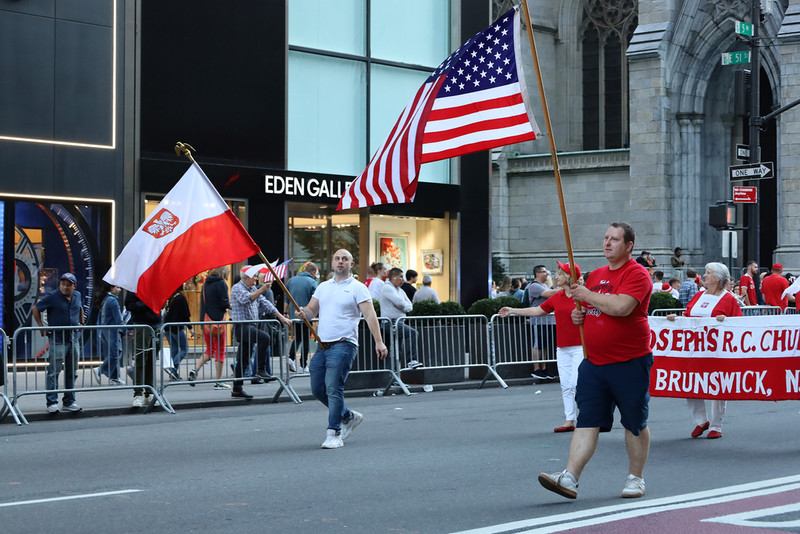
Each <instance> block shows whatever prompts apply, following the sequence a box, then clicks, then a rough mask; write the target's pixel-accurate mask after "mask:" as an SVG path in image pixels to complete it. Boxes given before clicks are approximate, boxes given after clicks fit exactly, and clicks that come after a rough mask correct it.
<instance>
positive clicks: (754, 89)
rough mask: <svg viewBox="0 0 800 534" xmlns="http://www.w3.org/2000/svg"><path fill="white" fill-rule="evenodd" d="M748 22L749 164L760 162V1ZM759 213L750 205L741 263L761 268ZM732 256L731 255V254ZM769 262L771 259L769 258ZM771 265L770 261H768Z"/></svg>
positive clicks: (754, 0) (754, 182)
mask: <svg viewBox="0 0 800 534" xmlns="http://www.w3.org/2000/svg"><path fill="white" fill-rule="evenodd" d="M750 22H751V23H752V24H753V36H752V37H751V38H750V67H751V68H750V163H758V162H760V161H761V124H762V122H763V119H762V117H761V51H760V44H761V43H760V38H759V33H760V31H759V29H760V26H761V0H752V9H751V11H750ZM758 182H759V181H758V180H750V182H749V185H752V186H756V187H758ZM759 196H760V195H759ZM759 217H760V213H759V209H758V203H757V202H754V203H753V204H750V207H749V214H748V217H747V226H748V228H749V232H748V234H747V245H748V247H747V248H748V250H749V252H750V257H749V258H743V263H745V262H747V261H750V260H752V261H756V262H758V265H759V266H761V258H760V257H759V256H760V252H761V240H760V238H759V232H760V231H761V229H760V226H761V225H760V221H759ZM731 256H733V254H731ZM770 260H771V258H770ZM770 263H771V261H770Z"/></svg>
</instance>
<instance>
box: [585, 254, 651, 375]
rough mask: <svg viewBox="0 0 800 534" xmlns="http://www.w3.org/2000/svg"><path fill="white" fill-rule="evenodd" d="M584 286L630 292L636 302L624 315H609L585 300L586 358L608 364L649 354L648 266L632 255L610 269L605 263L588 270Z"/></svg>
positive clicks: (627, 293) (598, 289)
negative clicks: (622, 263)
mask: <svg viewBox="0 0 800 534" xmlns="http://www.w3.org/2000/svg"><path fill="white" fill-rule="evenodd" d="M586 287H587V288H588V289H590V290H591V291H593V292H595V293H603V294H611V295H619V294H624V295H629V296H631V297H633V298H635V299H636V300H637V301H638V302H639V304H637V305H636V307H635V308H634V309H633V311H632V312H631V313H630V314H629V315H628V316H626V317H612V316H611V315H606V314H605V313H602V312H600V311H599V310H597V309H596V308H595V307H594V306H591V305H588V304H584V305H585V307H586V321H585V322H584V325H583V333H584V339H585V341H586V351H587V352H588V353H589V360H591V362H592V363H593V364H595V365H607V364H609V363H617V362H625V361H628V360H632V359H634V358H641V357H642V356H646V355H648V354H650V323H649V322H648V321H647V307H648V306H649V305H650V294H651V293H652V292H653V282H652V281H651V279H650V274H649V273H648V272H647V269H645V268H644V267H642V266H641V265H639V264H638V263H636V260H634V259H631V260H630V261H628V262H627V263H626V264H625V265H623V266H622V267H620V268H619V269H615V270H613V271H612V270H611V269H610V268H609V267H608V266H605V267H600V268H599V269H595V270H593V271H592V272H591V274H590V275H589V279H588V280H587V281H586Z"/></svg>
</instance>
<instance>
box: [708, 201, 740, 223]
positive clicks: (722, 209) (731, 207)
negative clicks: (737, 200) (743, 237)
mask: <svg viewBox="0 0 800 534" xmlns="http://www.w3.org/2000/svg"><path fill="white" fill-rule="evenodd" d="M708 224H710V225H711V226H713V227H714V228H716V229H717V230H725V229H726V228H732V227H734V226H736V204H734V203H733V202H717V204H716V205H714V206H709V207H708Z"/></svg>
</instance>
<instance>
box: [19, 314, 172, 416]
mask: <svg viewBox="0 0 800 534" xmlns="http://www.w3.org/2000/svg"><path fill="white" fill-rule="evenodd" d="M45 331H47V332H48V335H47V336H45V335H44V333H45ZM104 332H109V334H106V335H119V334H120V332H121V333H122V336H123V337H126V335H127V334H128V333H130V334H132V335H133V336H134V337H135V338H136V339H138V337H137V336H139V335H141V337H142V339H143V340H146V339H147V337H148V334H149V337H150V343H149V345H148V346H146V347H144V346H143V344H140V343H139V342H138V341H135V342H134V347H135V349H134V351H130V352H128V353H127V354H125V353H124V351H123V354H122V355H121V356H120V360H119V364H120V376H119V378H120V379H121V380H122V383H120V384H119V385H111V384H110V383H109V385H107V386H103V385H102V383H101V382H100V383H98V382H97V378H96V376H97V375H95V373H94V368H95V367H98V366H100V365H101V364H102V363H103V359H104V357H105V355H106V353H107V350H108V349H107V347H108V344H107V343H106V342H104V340H103V337H104V336H103V335H102V333H104ZM157 339H158V338H157V336H156V335H155V332H154V331H153V329H152V328H151V327H150V326H147V325H119V326H117V325H114V326H47V327H44V328H40V327H24V328H18V329H17V330H16V331H15V332H14V337H13V338H12V343H11V387H12V391H13V401H12V404H13V405H14V408H15V409H16V411H17V413H18V414H19V417H20V418H21V419H22V422H24V423H25V424H27V423H28V421H27V419H26V418H25V415H24V414H23V412H22V409H21V408H20V401H21V400H22V399H23V398H24V397H26V396H30V395H46V394H48V393H55V394H56V395H57V394H59V393H60V394H62V395H63V394H64V393H66V392H72V393H77V392H88V391H117V390H124V389H140V390H146V391H148V392H149V394H152V400H151V402H150V404H149V405H148V406H147V411H149V410H150V409H151V408H152V407H153V406H154V405H155V403H156V402H157V401H158V402H160V404H161V406H162V408H163V409H164V410H166V411H168V412H171V413H173V410H172V408H171V407H170V406H169V405H168V404H167V403H166V402H165V401H164V399H163V398H162V397H161V395H160V394H159V392H158V391H157V389H156V387H155V382H154V383H152V384H148V383H146V382H147V374H148V373H147V369H146V364H145V363H142V362H143V361H144V362H146V359H145V360H142V358H144V355H145V353H146V352H148V351H150V353H151V354H153V355H154V354H155V353H156V341H157ZM53 344H54V345H55V346H52V345H53ZM60 345H64V348H67V347H69V353H67V352H64V353H63V354H59V352H60V350H61V349H60V347H59V346H60ZM125 356H128V357H130V358H131V359H132V360H133V361H138V363H139V364H140V365H142V367H143V368H144V372H142V373H139V374H140V375H143V376H142V378H143V380H141V381H140V382H141V383H136V381H135V379H134V378H131V381H132V382H133V383H124V378H125V374H126V373H125V371H126V365H125ZM137 358H138V359H139V360H137ZM155 362H156V358H155V357H153V358H152V361H150V362H149V365H150V366H152V367H151V371H152V373H153V374H152V375H151V376H153V377H154V376H155ZM134 365H135V364H134ZM51 366H52V369H53V370H54V371H55V373H56V382H55V383H54V384H53V385H52V387H50V388H48V387H47V381H48V377H47V375H48V373H49V372H50V371H51ZM62 366H63V367H64V372H61V367H62ZM70 371H71V372H72V380H69V378H68V375H67V373H69V372H70ZM134 376H135V375H134ZM101 380H102V376H101ZM70 381H71V382H73V384H72V386H73V387H71V388H68V387H66V386H67V383H68V382H70ZM61 382H63V383H64V387H61V388H59V387H58V386H59V383H61ZM95 383H96V385H95ZM76 401H77V399H76Z"/></svg>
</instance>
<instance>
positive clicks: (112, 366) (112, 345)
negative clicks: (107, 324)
mask: <svg viewBox="0 0 800 534" xmlns="http://www.w3.org/2000/svg"><path fill="white" fill-rule="evenodd" d="M100 350H101V351H102V352H101V354H105V357H104V358H103V363H102V364H101V365H100V374H104V375H106V376H107V377H108V378H119V357H120V353H121V352H122V346H121V343H120V342H119V329H111V330H101V331H100Z"/></svg>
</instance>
